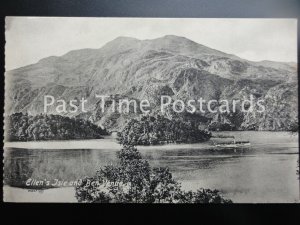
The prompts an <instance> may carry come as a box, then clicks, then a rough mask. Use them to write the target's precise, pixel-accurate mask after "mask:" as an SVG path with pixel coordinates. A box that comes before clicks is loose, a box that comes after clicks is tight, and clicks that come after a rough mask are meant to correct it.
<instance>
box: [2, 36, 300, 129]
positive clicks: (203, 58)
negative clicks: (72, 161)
mask: <svg viewBox="0 0 300 225" xmlns="http://www.w3.org/2000/svg"><path fill="white" fill-rule="evenodd" d="M297 89H298V88H297V67H296V65H295V64H292V63H279V62H270V61H262V62H252V61H248V60H244V59H241V58H239V57H237V56H234V55H230V54H227V53H223V52H221V51H218V50H215V49H211V48H209V47H206V46H204V45H201V44H198V43H196V42H193V41H191V40H189V39H187V38H184V37H178V36H173V35H167V36H164V37H161V38H157V39H153V40H138V39H135V38H130V37H118V38H116V39H114V40H112V41H111V42H109V43H107V44H106V45H104V46H103V47H102V48H99V49H81V50H74V51H71V52H69V53H67V54H65V55H63V56H59V57H57V56H52V57H48V58H44V59H42V60H40V61H39V62H38V63H36V64H32V65H28V66H25V67H22V68H19V69H15V70H12V71H8V72H6V105H5V107H6V109H5V110H6V113H7V114H12V113H16V112H22V113H30V114H33V115H35V114H39V113H42V112H43V97H44V95H53V96H54V97H55V98H57V99H64V100H66V101H68V100H72V99H76V98H77V99H81V98H82V97H84V98H86V99H87V100H88V105H87V110H88V112H87V113H82V112H78V115H77V116H80V117H81V118H85V119H89V120H91V121H92V122H94V123H96V124H98V125H104V126H106V127H107V128H108V129H111V130H114V129H119V128H121V127H122V126H124V122H125V120H126V119H128V118H131V117H134V116H135V115H129V116H126V115H119V114H116V113H110V112H105V113H104V114H102V113H101V110H100V107H99V99H96V98H95V94H105V95H116V94H118V95H121V96H128V97H129V98H134V99H137V100H141V99H149V101H150V102H151V104H152V108H153V109H155V108H156V107H157V106H158V98H159V95H162V94H168V95H170V96H172V98H173V99H182V100H186V99H199V98H200V97H202V98H205V99H227V100H232V99H242V98H243V96H244V95H248V96H249V95H250V94H253V95H254V96H255V97H256V98H257V99H265V101H266V102H267V103H266V104H267V111H266V112H265V114H264V115H263V116H261V115H253V113H252V114H251V115H249V114H247V113H244V114H243V115H239V116H241V117H242V118H241V120H240V123H239V124H235V129H258V130H288V129H289V126H290V124H293V123H295V122H296V121H297V120H298V113H297V108H298V100H297ZM108 108H109V106H108ZM49 113H55V111H54V108H53V109H52V110H50V111H49ZM254 114H255V113H254ZM65 115H67V116H69V115H68V113H66V114H65ZM201 116H205V117H207V118H208V119H209V120H212V121H214V122H216V115H210V114H206V115H201ZM227 116H228V115H217V118H218V119H217V120H220V119H219V118H221V117H227ZM254 117H255V118H254ZM217 122H218V121H217Z"/></svg>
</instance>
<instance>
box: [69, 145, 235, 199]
mask: <svg viewBox="0 0 300 225" xmlns="http://www.w3.org/2000/svg"><path fill="white" fill-rule="evenodd" d="M117 157H118V159H119V163H118V165H116V166H114V165H108V166H105V167H104V168H101V169H100V170H99V171H97V173H96V175H95V176H94V177H86V178H84V179H83V180H82V182H81V185H79V186H76V187H75V190H76V194H75V197H76V198H77V200H78V202H99V203H105V202H106V203H107V202H116V203H231V200H227V199H224V198H223V197H222V196H221V195H220V193H219V191H218V190H210V189H199V190H197V191H196V192H193V191H189V192H186V191H183V190H182V189H181V186H180V183H178V182H177V181H175V180H174V179H173V177H172V174H171V172H170V171H169V169H168V168H166V167H159V168H151V167H150V165H149V163H148V162H147V161H146V160H143V159H142V157H141V154H140V152H138V150H137V149H136V148H135V147H133V146H124V147H123V148H122V149H121V151H120V152H118V153H117Z"/></svg>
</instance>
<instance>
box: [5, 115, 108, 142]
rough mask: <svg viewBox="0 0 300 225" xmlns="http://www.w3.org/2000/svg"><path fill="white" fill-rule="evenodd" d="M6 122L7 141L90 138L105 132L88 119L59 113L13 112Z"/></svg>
mask: <svg viewBox="0 0 300 225" xmlns="http://www.w3.org/2000/svg"><path fill="white" fill-rule="evenodd" d="M7 123H8V124H7V125H8V126H7V128H8V129H7V139H8V141H36V140H70V139H92V138H101V135H105V134H107V132H106V131H105V130H103V129H102V128H100V127H98V126H97V125H95V124H93V123H91V122H90V121H87V120H83V119H76V118H69V117H64V116H60V115H45V114H40V115H36V116H31V115H28V114H23V113H15V114H12V115H10V116H9V117H8V119H7Z"/></svg>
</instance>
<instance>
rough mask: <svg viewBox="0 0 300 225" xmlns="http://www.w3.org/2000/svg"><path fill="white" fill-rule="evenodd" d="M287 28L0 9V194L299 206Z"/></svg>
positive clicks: (281, 22) (292, 61)
mask: <svg viewBox="0 0 300 225" xmlns="http://www.w3.org/2000/svg"><path fill="white" fill-rule="evenodd" d="M297 22H298V21H297V19H295V18H142V17H141V18H138V17H135V18H133V17H122V18H121V17H119V18H117V17H93V18H92V17H37V16H30V17H29V16H7V17H6V18H5V42H6V43H5V95H4V100H5V105H4V152H3V155H4V161H3V163H4V168H3V192H4V195H3V198H4V201H5V202H43V203H48V202H60V203H142V204H143V203H172V204H177V203H187V204H191V203H218V204H234V203H299V199H300V198H299V144H298V141H299V140H298V138H299V133H298V130H299V126H298V77H297V73H298V66H297Z"/></svg>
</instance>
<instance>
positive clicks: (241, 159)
mask: <svg viewBox="0 0 300 225" xmlns="http://www.w3.org/2000/svg"><path fill="white" fill-rule="evenodd" d="M214 134H215V135H228V136H231V135H233V136H235V137H236V140H237V141H238V140H248V141H250V143H251V145H250V146H247V147H246V146H245V147H242V148H223V147H214V146H213V145H212V142H213V141H214V142H220V140H221V141H225V139H223V138H222V139H219V138H217V139H212V140H211V141H210V142H207V143H201V144H171V145H163V146H149V147H144V146H143V147H138V149H139V150H140V152H141V153H142V155H143V157H144V158H146V159H147V160H148V161H149V162H150V164H151V165H152V166H167V167H169V168H170V170H171V172H172V173H173V175H174V178H175V179H176V180H178V181H179V182H181V184H182V187H183V188H184V189H186V190H196V189H198V188H200V187H203V188H210V189H218V190H220V191H221V192H222V194H223V195H224V196H225V197H227V198H230V199H232V200H233V201H234V202H251V203H258V202H299V180H298V175H297V172H296V171H297V169H298V159H299V157H298V150H299V148H298V135H292V134H291V133H287V132H255V131H244V132H217V133H214ZM119 149H120V146H119V145H118V144H117V143H116V141H115V140H114V139H109V138H108V139H102V140H85V141H71V142H70V141H53V142H35V143H7V144H5V154H4V155H5V160H4V162H5V166H4V171H5V174H4V175H5V180H6V184H8V185H6V187H7V186H9V185H10V186H20V185H22V182H23V183H24V181H25V180H27V179H28V178H34V179H37V180H45V179H46V180H53V179H58V180H67V181H72V180H76V179H79V178H83V177H84V176H92V175H93V174H94V173H95V171H96V170H97V169H98V168H99V167H100V166H104V165H107V164H111V163H115V162H116V152H117V151H118V150H119ZM5 190H6V189H5ZM8 190H10V193H9V194H10V196H14V194H13V190H15V191H17V190H18V188H12V189H8ZM62 190H68V192H71V191H74V190H73V188H71V189H70V188H67V189H66V188H64V189H63V188H56V189H52V190H51V193H52V192H53V193H55V192H57V194H51V198H52V199H51V200H53V201H57V202H60V201H71V199H66V198H64V197H63V196H73V194H72V195H71V194H70V193H68V195H64V194H63V193H60V192H61V191H62ZM26 193H29V192H24V193H23V194H26ZM31 195H32V193H30V196H31ZM33 198H34V199H32V201H41V200H42V198H43V195H42V194H36V195H35V197H33ZM39 198H40V199H39ZM6 200H7V201H18V199H15V198H14V199H10V198H9V197H8V198H6ZM73 200H74V199H73Z"/></svg>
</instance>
